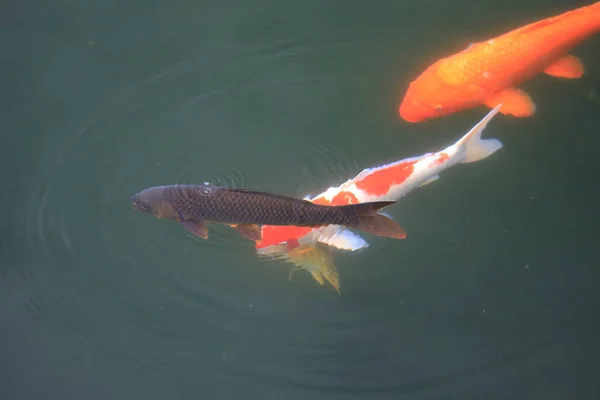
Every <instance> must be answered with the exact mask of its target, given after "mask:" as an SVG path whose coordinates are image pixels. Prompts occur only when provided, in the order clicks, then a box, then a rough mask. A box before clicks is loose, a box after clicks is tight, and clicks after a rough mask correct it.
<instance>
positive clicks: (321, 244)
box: [255, 106, 502, 293]
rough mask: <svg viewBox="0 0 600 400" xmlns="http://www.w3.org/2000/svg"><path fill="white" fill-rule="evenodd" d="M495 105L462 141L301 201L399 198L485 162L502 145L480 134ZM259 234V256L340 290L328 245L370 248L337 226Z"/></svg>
mask: <svg viewBox="0 0 600 400" xmlns="http://www.w3.org/2000/svg"><path fill="white" fill-rule="evenodd" d="M499 109H500V106H498V107H496V108H494V109H493V110H491V111H490V112H489V113H488V114H487V115H486V116H485V117H484V118H483V119H482V120H481V121H480V122H478V123H477V124H476V125H475V126H474V127H473V128H472V129H471V130H470V131H469V132H468V133H467V134H465V135H464V136H463V137H462V138H461V139H460V140H458V141H457V142H456V143H454V144H453V145H451V146H449V147H447V148H445V149H443V150H440V151H438V152H435V153H426V154H423V155H421V156H418V157H411V158H405V159H402V160H399V161H396V162H392V163H389V164H385V165H380V166H378V167H374V168H367V169H365V170H363V171H362V172H361V173H359V174H358V175H357V176H356V177H354V178H352V179H349V180H347V181H346V182H344V183H343V184H341V185H340V186H337V187H330V188H329V189H327V190H326V191H324V192H323V193H321V194H319V195H317V196H315V197H313V198H312V199H311V198H310V197H308V196H307V197H305V199H306V200H309V201H311V202H313V203H315V204H321V205H347V204H358V203H364V202H371V201H397V200H399V199H400V198H402V197H404V196H406V195H407V194H408V193H410V192H411V191H413V190H414V189H416V188H418V187H421V186H424V185H427V184H429V183H431V182H433V181H435V180H437V179H438V178H439V174H440V173H441V172H442V171H444V170H446V169H448V168H450V167H452V166H454V165H458V164H466V163H473V162H476V161H479V160H483V159H485V158H487V157H489V156H490V155H492V154H493V153H495V152H496V151H498V150H499V149H501V148H502V142H500V141H499V140H498V139H482V138H481V134H482V133H483V130H484V129H485V127H486V126H487V124H488V122H489V121H490V120H491V119H492V118H493V117H494V115H496V114H497V113H498V111H499ZM261 237H262V239H261V240H260V241H258V242H256V244H255V246H256V252H257V253H258V255H259V256H264V257H269V258H273V259H279V260H284V261H287V262H290V263H293V264H295V265H296V267H297V268H301V269H304V270H306V271H307V272H309V273H310V274H311V275H312V276H313V278H314V279H315V280H316V281H317V282H318V283H320V284H321V285H323V284H324V279H326V280H327V281H328V282H329V283H331V285H332V286H333V287H334V288H335V289H336V290H337V291H338V293H339V288H340V284H339V275H338V272H337V270H336V267H335V265H334V263H333V256H332V254H331V248H337V249H341V250H350V251H355V250H359V249H363V248H366V247H368V246H369V244H368V243H367V242H366V241H365V240H364V239H363V238H362V237H360V236H359V235H358V234H355V233H353V232H352V231H350V230H349V229H346V228H344V227H342V226H339V225H328V226H325V227H318V228H312V227H302V226H274V225H263V226H262V227H261ZM292 271H293V270H292ZM290 277H291V275H290ZM323 278H324V279H323Z"/></svg>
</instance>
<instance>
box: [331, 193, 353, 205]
mask: <svg viewBox="0 0 600 400" xmlns="http://www.w3.org/2000/svg"><path fill="white" fill-rule="evenodd" d="M357 203H358V199H357V198H356V196H355V195H354V193H352V192H347V191H345V190H344V191H341V192H339V193H338V194H336V195H335V196H334V197H333V199H331V205H332V206H345V205H348V204H357Z"/></svg>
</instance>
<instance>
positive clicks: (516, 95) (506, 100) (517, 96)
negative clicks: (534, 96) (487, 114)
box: [485, 88, 535, 117]
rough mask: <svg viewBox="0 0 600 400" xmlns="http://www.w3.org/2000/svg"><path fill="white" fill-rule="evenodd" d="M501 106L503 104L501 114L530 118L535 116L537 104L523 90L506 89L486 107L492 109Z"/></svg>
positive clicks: (488, 100)
mask: <svg viewBox="0 0 600 400" xmlns="http://www.w3.org/2000/svg"><path fill="white" fill-rule="evenodd" d="M500 104H502V107H500V112H501V113H502V114H504V115H506V114H511V115H514V116H515V117H530V116H532V115H533V114H535V103H534V102H533V100H531V97H529V95H528V94H527V93H525V92H524V91H522V90H521V89H517V88H511V89H504V90H501V91H499V92H497V93H495V94H494V95H493V96H492V97H490V98H488V99H487V100H486V101H485V105H486V106H488V107H490V108H496V106H498V105H500Z"/></svg>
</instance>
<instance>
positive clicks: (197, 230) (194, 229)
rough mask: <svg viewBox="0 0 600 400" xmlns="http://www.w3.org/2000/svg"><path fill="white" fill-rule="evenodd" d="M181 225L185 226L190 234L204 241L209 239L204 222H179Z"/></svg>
mask: <svg viewBox="0 0 600 400" xmlns="http://www.w3.org/2000/svg"><path fill="white" fill-rule="evenodd" d="M179 224H180V225H181V226H183V227H184V228H185V229H186V230H187V231H188V232H190V233H191V234H193V235H196V236H198V237H200V238H202V239H208V228H207V227H206V225H205V224H204V222H203V221H193V220H186V221H179Z"/></svg>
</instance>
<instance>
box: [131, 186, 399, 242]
mask: <svg viewBox="0 0 600 400" xmlns="http://www.w3.org/2000/svg"><path fill="white" fill-rule="evenodd" d="M129 201H130V204H131V206H132V207H133V208H134V209H135V210H138V211H142V212H144V213H146V214H152V215H154V216H155V217H156V218H159V219H162V218H166V219H171V220H175V221H177V222H178V223H179V224H180V225H181V226H183V227H184V228H185V229H187V230H188V231H189V232H190V233H192V234H194V235H196V236H198V237H200V238H203V239H207V238H208V228H207V226H206V224H207V223H221V224H227V225H230V226H232V227H233V228H234V229H236V230H237V231H238V232H239V233H240V234H242V235H243V236H245V237H247V238H249V239H251V240H255V241H256V240H260V239H261V235H260V230H259V229H258V225H259V224H260V225H262V224H270V225H280V226H281V225H295V226H307V227H318V226H323V225H329V224H336V225H342V226H346V227H348V228H356V229H361V230H363V231H365V232H369V233H371V234H374V235H378V236H386V237H390V238H404V237H405V236H406V232H404V229H402V228H401V227H400V226H399V225H398V224H397V223H396V222H394V221H393V220H392V219H390V218H388V217H386V216H384V215H382V214H379V213H378V212H377V211H378V210H380V209H382V208H383V207H386V206H389V205H391V204H394V202H393V201H379V202H373V203H371V202H369V203H362V204H346V205H333V204H331V205H320V204H317V203H312V202H310V201H307V200H301V199H296V198H293V197H287V196H282V195H278V194H273V193H267V192H258V191H255V190H249V189H228V188H225V187H218V186H212V185H208V184H204V185H168V186H155V187H151V188H148V189H145V190H143V191H141V192H139V193H136V194H135V195H133V196H132V197H131V198H130V199H129Z"/></svg>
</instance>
